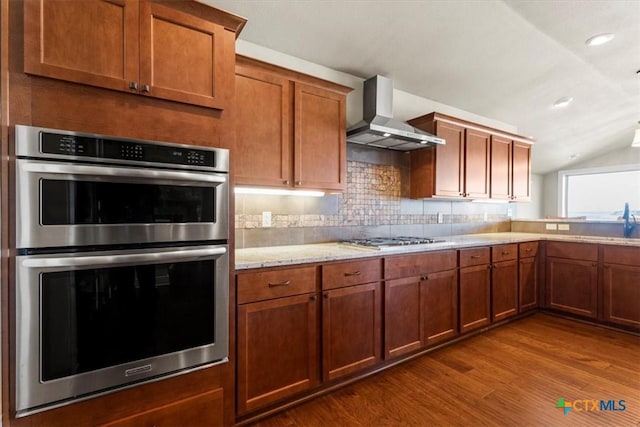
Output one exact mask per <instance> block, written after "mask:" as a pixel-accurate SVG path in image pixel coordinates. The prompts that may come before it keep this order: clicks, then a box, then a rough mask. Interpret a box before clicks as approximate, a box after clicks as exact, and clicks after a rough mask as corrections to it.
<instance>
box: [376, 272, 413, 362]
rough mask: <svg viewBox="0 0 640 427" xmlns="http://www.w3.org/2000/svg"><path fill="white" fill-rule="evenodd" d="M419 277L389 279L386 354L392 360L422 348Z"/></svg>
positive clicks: (385, 293) (385, 319)
mask: <svg viewBox="0 0 640 427" xmlns="http://www.w3.org/2000/svg"><path fill="white" fill-rule="evenodd" d="M421 305H422V304H421V300H420V277H407V278H404V279H395V280H388V281H387V282H386V283H385V292H384V353H385V358H387V359H389V358H393V357H397V356H400V355H402V354H405V353H409V352H411V351H414V350H417V349H419V348H420V347H422V338H421V336H422V331H421V329H420V325H421V314H420V311H421V310H420V307H421Z"/></svg>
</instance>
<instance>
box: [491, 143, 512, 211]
mask: <svg viewBox="0 0 640 427" xmlns="http://www.w3.org/2000/svg"><path fill="white" fill-rule="evenodd" d="M511 144H512V142H511V140H510V139H507V138H503V137H500V136H497V135H491V198H492V199H497V200H510V199H511V169H512V166H511V165H512V161H511Z"/></svg>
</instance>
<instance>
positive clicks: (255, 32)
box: [208, 0, 640, 173]
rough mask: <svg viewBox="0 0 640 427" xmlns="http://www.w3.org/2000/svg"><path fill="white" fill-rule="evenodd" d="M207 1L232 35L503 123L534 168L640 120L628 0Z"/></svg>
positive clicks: (563, 163)
mask: <svg viewBox="0 0 640 427" xmlns="http://www.w3.org/2000/svg"><path fill="white" fill-rule="evenodd" d="M208 1H209V2H210V3H213V4H215V5H216V6H218V7H220V8H222V9H226V10H228V11H230V12H233V13H237V14H239V15H242V16H244V17H246V18H247V19H248V23H247V26H246V27H245V28H244V30H243V32H242V33H241V34H240V39H244V40H246V41H249V42H251V43H254V44H257V45H260V46H264V47H267V48H270V49H273V50H275V51H278V52H282V53H285V54H288V55H292V56H295V57H297V58H301V59H304V60H307V61H310V62H313V63H316V64H320V65H323V66H326V67H329V68H331V69H334V70H338V71H342V72H345V73H349V74H352V75H355V76H358V77H361V78H367V77H370V76H373V75H375V74H381V75H384V76H386V77H389V78H391V79H392V80H393V81H394V86H395V88H396V89H399V90H402V91H405V92H408V93H410V94H413V95H417V96H420V97H424V98H428V99H431V100H434V101H438V102H441V103H443V104H447V105H450V106H453V107H456V108H460V109H462V110H465V111H468V112H471V113H473V114H477V115H480V116H484V117H487V118H489V119H493V120H497V121H500V122H504V123H508V124H510V125H513V126H515V127H516V128H517V130H518V133H520V134H522V135H526V136H532V137H533V138H534V139H535V141H536V145H535V146H534V149H533V162H532V164H533V171H534V172H535V173H547V172H550V171H553V170H557V169H562V168H564V167H567V166H568V165H570V163H575V162H576V160H570V159H569V157H570V156H572V155H578V156H579V159H578V160H579V161H581V160H584V159H588V158H592V157H596V156H598V155H601V154H603V153H606V152H609V151H611V150H614V149H617V148H621V147H626V146H628V145H630V143H631V139H632V137H633V132H634V129H635V128H637V127H640V125H638V121H639V120H640V74H636V71H638V70H640V0H603V1H599V0H589V1H587V0H538V1H514V0H504V1H500V0H395V1H393V0H368V1H367V0H307V1H300V0H208ZM608 32H611V33H615V38H614V40H613V41H611V42H610V43H608V44H605V45H602V46H598V47H588V46H586V45H585V40H586V39H587V38H589V37H590V36H592V35H594V34H599V33H608ZM564 96H570V97H573V98H574V100H573V103H572V104H570V105H569V106H568V107H567V108H565V109H554V108H552V104H553V102H554V101H555V100H557V99H559V98H561V97H564ZM429 112H430V111H425V112H424V113H425V114H426V113H429Z"/></svg>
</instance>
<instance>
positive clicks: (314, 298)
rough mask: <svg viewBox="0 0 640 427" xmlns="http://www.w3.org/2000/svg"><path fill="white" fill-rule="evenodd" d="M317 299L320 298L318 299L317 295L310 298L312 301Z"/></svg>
mask: <svg viewBox="0 0 640 427" xmlns="http://www.w3.org/2000/svg"><path fill="white" fill-rule="evenodd" d="M317 298H318V297H316V296H315V295H311V296H310V297H309V299H310V300H311V301H315V300H316V299H317Z"/></svg>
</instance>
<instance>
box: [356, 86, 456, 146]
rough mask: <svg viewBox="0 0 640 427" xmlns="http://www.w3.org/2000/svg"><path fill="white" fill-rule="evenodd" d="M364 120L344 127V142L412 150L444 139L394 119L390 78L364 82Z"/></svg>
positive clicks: (442, 141) (439, 142)
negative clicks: (345, 135) (345, 140)
mask: <svg viewBox="0 0 640 427" xmlns="http://www.w3.org/2000/svg"><path fill="white" fill-rule="evenodd" d="M362 101H363V105H362V110H363V120H362V121H361V122H359V123H357V124H355V125H354V126H352V127H350V128H349V129H347V142H353V143H356V144H364V145H371V146H373V147H380V148H389V149H392V150H398V151H411V150H417V149H420V148H424V147H426V146H429V145H434V144H444V143H445V140H444V139H442V138H438V137H436V136H434V135H431V134H430V133H427V132H424V131H422V130H420V129H416V128H414V127H413V126H411V125H409V124H407V123H403V122H399V121H396V120H393V81H392V80H391V79H388V78H386V77H383V76H374V77H371V78H369V79H367V80H365V82H364V93H363V96H362Z"/></svg>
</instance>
